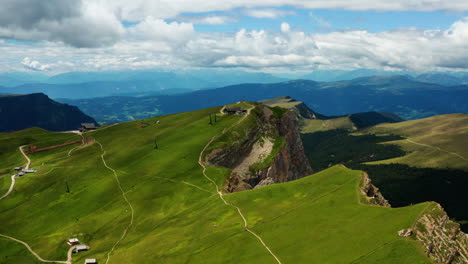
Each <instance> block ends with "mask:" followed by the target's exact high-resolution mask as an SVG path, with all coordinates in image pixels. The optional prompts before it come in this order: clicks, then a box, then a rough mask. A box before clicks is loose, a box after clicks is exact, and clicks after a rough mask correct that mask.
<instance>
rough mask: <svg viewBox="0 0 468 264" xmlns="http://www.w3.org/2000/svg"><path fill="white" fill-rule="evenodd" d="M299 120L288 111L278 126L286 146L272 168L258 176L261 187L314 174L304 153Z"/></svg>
mask: <svg viewBox="0 0 468 264" xmlns="http://www.w3.org/2000/svg"><path fill="white" fill-rule="evenodd" d="M298 121H299V120H298V118H297V115H296V114H295V113H294V111H287V112H286V113H285V114H284V115H283V116H282V117H281V119H280V122H279V123H278V124H277V129H278V132H279V135H280V136H282V137H284V139H285V142H286V144H285V145H284V146H283V147H282V148H281V149H280V151H279V153H278V155H276V157H275V158H274V160H273V163H272V164H271V166H270V167H268V168H266V169H263V170H261V171H260V172H259V173H258V174H257V175H258V177H259V178H260V179H261V181H260V182H259V184H258V185H256V186H255V187H260V186H263V185H267V184H269V183H279V182H287V181H292V180H297V179H299V178H302V177H304V176H307V175H310V174H312V168H311V167H310V165H309V161H308V160H307V157H306V156H305V153H304V146H303V145H302V140H301V137H300V135H299V126H298Z"/></svg>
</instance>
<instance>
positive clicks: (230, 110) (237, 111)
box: [223, 107, 247, 115]
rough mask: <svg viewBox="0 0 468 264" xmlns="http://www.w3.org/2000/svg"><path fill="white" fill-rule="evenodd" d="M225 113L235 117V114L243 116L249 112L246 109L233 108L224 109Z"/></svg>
mask: <svg viewBox="0 0 468 264" xmlns="http://www.w3.org/2000/svg"><path fill="white" fill-rule="evenodd" d="M223 112H224V113H225V114H228V115H234V114H237V115H243V114H245V113H246V112H247V111H246V110H245V109H242V108H240V107H232V108H224V111H223Z"/></svg>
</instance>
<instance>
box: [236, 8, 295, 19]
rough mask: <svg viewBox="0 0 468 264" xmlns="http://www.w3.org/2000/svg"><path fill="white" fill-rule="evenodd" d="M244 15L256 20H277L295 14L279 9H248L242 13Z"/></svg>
mask: <svg viewBox="0 0 468 264" xmlns="http://www.w3.org/2000/svg"><path fill="white" fill-rule="evenodd" d="M244 14H245V15H247V16H251V17H256V18H278V17H283V16H289V15H295V14H296V12H294V11H289V10H280V9H248V10H246V11H245V12H244Z"/></svg>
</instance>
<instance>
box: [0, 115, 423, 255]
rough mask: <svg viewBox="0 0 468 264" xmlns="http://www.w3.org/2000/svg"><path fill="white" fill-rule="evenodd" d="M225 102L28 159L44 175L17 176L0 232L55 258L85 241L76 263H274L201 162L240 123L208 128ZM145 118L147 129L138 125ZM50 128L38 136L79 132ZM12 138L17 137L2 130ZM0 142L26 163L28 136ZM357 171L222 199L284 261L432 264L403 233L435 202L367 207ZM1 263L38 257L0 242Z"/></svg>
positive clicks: (14, 159) (111, 130) (213, 171)
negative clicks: (23, 148)
mask: <svg viewBox="0 0 468 264" xmlns="http://www.w3.org/2000/svg"><path fill="white" fill-rule="evenodd" d="M220 109H221V108H220V107H218V108H211V109H205V110H199V111H194V112H186V113H181V114H175V115H169V116H163V117H155V118H150V119H147V120H144V121H135V122H127V123H121V124H118V125H115V126H112V127H108V128H105V129H99V130H98V131H95V132H90V133H87V134H86V136H92V137H93V138H94V139H95V140H96V143H95V144H93V145H91V146H87V147H85V148H82V149H76V150H74V151H73V152H72V153H71V155H68V153H69V152H70V150H71V149H73V148H74V147H76V146H75V145H74V146H68V147H65V148H62V149H56V150H52V151H46V152H39V153H35V154H32V155H30V158H31V159H32V168H37V169H38V172H37V173H35V174H28V175H26V176H25V177H22V178H20V179H18V180H17V183H16V186H15V190H14V192H13V193H12V194H11V195H10V196H8V197H7V198H5V199H3V200H1V201H0V211H1V212H2V213H1V214H0V223H2V224H1V225H0V234H4V235H8V236H12V237H14V238H17V239H20V240H22V241H25V242H27V243H28V244H29V245H30V246H31V248H32V249H33V250H34V251H35V252H36V253H37V254H39V255H40V256H41V257H42V258H44V259H48V260H59V261H64V260H66V253H67V250H68V246H67V245H66V244H65V242H66V240H67V239H68V238H71V237H78V238H79V239H80V241H81V242H83V243H86V244H88V245H89V246H90V251H88V252H83V253H80V254H78V255H74V258H73V263H83V261H84V259H85V258H97V259H98V261H99V263H275V262H276V260H275V259H274V258H273V257H272V255H271V254H269V252H268V251H267V250H266V248H265V247H264V246H263V245H262V244H261V243H260V242H259V240H258V239H257V238H256V237H254V236H253V235H252V234H251V233H249V232H247V231H246V230H245V228H244V222H243V220H242V218H241V217H240V215H239V213H238V212H237V210H236V209H234V208H233V207H230V206H226V204H225V203H224V202H223V201H222V200H221V199H220V196H219V195H218V194H217V193H216V189H215V187H214V185H213V183H212V182H210V181H209V180H208V179H207V178H205V177H204V176H203V173H202V167H201V166H200V165H199V164H198V158H199V155H200V153H201V151H202V150H203V149H204V148H205V146H206V144H207V143H208V142H209V141H210V140H211V139H212V138H213V137H215V136H217V135H220V134H221V133H222V131H223V130H225V129H227V128H229V127H231V126H232V125H234V124H236V122H239V120H240V119H241V118H243V117H242V116H237V115H233V116H222V117H221V116H218V119H217V121H218V122H217V123H216V124H215V125H213V126H210V125H208V122H209V119H208V114H209V113H211V112H219V110H220ZM158 121H159V122H158ZM141 122H145V123H146V124H148V125H146V126H144V127H141V126H139V124H140V123H141ZM242 122H248V119H247V118H246V119H245V120H243V121H242ZM242 122H241V124H239V126H242V125H244V124H242ZM252 123H253V122H252ZM247 125H248V124H247ZM21 133H24V136H26V137H27V136H28V135H29V133H31V135H32V134H34V133H36V132H35V131H30V132H28V131H23V132H21ZM41 133H42V132H41ZM44 134H45V135H43V136H44V138H43V141H46V140H49V138H50V139H51V140H52V139H57V141H62V142H63V141H67V140H69V139H71V138H76V137H78V136H77V135H74V134H63V133H61V134H60V135H58V134H56V133H46V132H44ZM7 135H10V136H11V138H20V137H19V136H17V135H15V134H2V135H1V136H3V137H5V138H8V136H7ZM59 136H60V139H59V138H58V137H59ZM62 136H63V138H62ZM0 139H1V138H0ZM155 141H156V142H157V146H158V149H155ZM37 142H39V143H37V144H42V143H43V142H42V141H41V139H40V138H38V139H37ZM59 143H61V142H59ZM4 144H6V145H8V148H7V150H6V151H5V152H3V153H2V154H1V155H5V157H6V156H8V157H11V161H9V163H8V166H10V165H13V164H23V163H24V157H22V156H21V154H20V153H19V152H18V151H17V148H18V144H24V143H23V142H22V141H15V140H10V141H8V140H5V141H4ZM54 144H55V143H54ZM101 146H102V148H101ZM16 152H18V153H16ZM103 161H105V164H104V162H103ZM105 165H107V166H108V167H106V166H105ZM2 166H3V164H2ZM6 167H7V166H6ZM112 170H115V173H116V174H115V175H114V173H113V171H112ZM206 173H207V176H209V177H210V178H211V179H213V180H214V181H215V182H216V183H217V184H218V186H220V187H221V186H222V185H223V183H224V181H225V179H226V177H227V176H228V175H229V170H228V169H226V168H220V167H208V169H207V172H206ZM361 174H362V173H361V172H359V171H352V170H349V169H346V168H343V167H340V166H335V167H332V168H330V169H328V170H325V171H323V172H320V173H317V174H315V175H311V176H308V177H305V178H303V179H301V180H297V181H294V182H289V183H284V184H276V185H271V186H266V187H263V188H259V189H255V190H251V191H245V192H239V193H234V194H226V195H224V199H225V200H226V201H227V202H229V203H233V204H234V205H236V206H239V208H241V209H242V212H243V214H244V215H245V217H246V220H247V222H248V227H249V229H251V230H252V231H253V232H255V233H256V234H258V235H259V236H260V237H261V238H262V239H263V240H264V241H265V243H266V244H267V245H268V247H269V248H270V249H271V250H272V251H273V252H274V254H275V255H276V256H278V258H279V259H280V260H281V263H315V262H317V263H350V262H352V261H355V263H381V260H382V259H385V260H386V261H387V263H430V262H429V260H428V259H427V258H426V257H425V255H424V254H423V249H422V247H421V246H420V245H419V244H417V243H416V242H415V241H414V240H412V239H411V238H400V237H398V235H397V231H398V230H400V229H402V228H407V227H410V226H411V225H412V224H413V222H414V221H415V219H416V218H417V217H418V215H420V214H421V213H422V212H423V211H424V209H425V208H426V207H427V206H428V204H418V205H414V206H409V207H403V208H398V209H392V208H383V207H377V206H371V205H366V204H362V203H360V201H361V200H362V199H361V198H362V197H360V195H361V193H360V191H359V189H358V185H359V184H360V181H361ZM119 184H120V186H121V189H120V188H119ZM3 189H4V188H2V190H3ZM67 189H68V190H69V192H68V191H67ZM124 197H126V198H127V199H128V202H127V201H126V200H125V198H124ZM130 206H131V207H130ZM132 208H133V210H134V217H133V218H134V219H133V222H132V223H131V218H132V214H131V213H132ZM130 223H131V225H130ZM127 228H128V229H127ZM112 248H114V250H112ZM108 256H109V261H107V259H108ZM390 260H391V261H392V262H389V261H390ZM0 263H39V262H38V261H37V260H36V259H35V258H34V256H33V255H32V254H30V253H29V252H28V251H27V250H26V249H25V248H24V247H23V246H22V245H20V244H18V243H16V242H14V241H11V240H7V239H4V238H0ZM383 263H385V262H383Z"/></svg>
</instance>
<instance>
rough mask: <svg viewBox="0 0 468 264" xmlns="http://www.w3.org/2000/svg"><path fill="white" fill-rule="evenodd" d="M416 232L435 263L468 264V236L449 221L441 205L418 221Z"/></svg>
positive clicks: (457, 225)
mask: <svg viewBox="0 0 468 264" xmlns="http://www.w3.org/2000/svg"><path fill="white" fill-rule="evenodd" d="M414 232H415V233H416V239H417V240H419V241H420V242H421V243H422V244H423V245H424V247H425V248H426V254H427V255H428V256H429V257H430V258H431V259H432V260H433V261H434V262H435V263H444V264H463V263H464V264H466V263H468V235H467V234H465V233H463V232H462V231H461V230H460V225H459V224H457V223H455V222H453V221H451V220H450V219H449V217H448V216H447V214H446V213H445V211H444V209H443V208H442V207H441V206H440V205H439V204H435V205H433V206H432V207H431V208H429V209H428V210H427V211H426V212H425V213H424V214H423V215H422V216H421V217H420V218H419V219H418V220H417V222H416V224H415V228H414Z"/></svg>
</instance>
